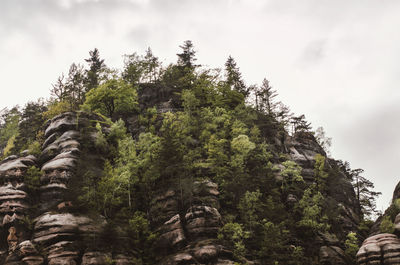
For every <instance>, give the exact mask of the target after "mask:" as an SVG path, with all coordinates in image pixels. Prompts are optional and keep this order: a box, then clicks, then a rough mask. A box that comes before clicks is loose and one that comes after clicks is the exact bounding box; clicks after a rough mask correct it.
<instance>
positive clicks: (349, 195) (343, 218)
mask: <svg viewBox="0 0 400 265" xmlns="http://www.w3.org/2000/svg"><path fill="white" fill-rule="evenodd" d="M284 146H285V149H286V150H287V151H288V153H289V156H290V159H291V160H293V161H294V162H296V163H297V164H298V165H300V166H301V167H302V172H301V176H302V177H303V179H304V181H305V182H306V183H309V184H311V183H313V182H315V172H314V165H315V162H316V161H315V157H316V155H317V154H320V155H323V156H325V155H326V154H325V151H324V150H323V149H322V148H321V146H320V145H319V144H318V143H317V141H316V139H315V138H314V136H313V135H311V134H310V133H301V134H299V135H295V136H294V137H288V138H287V139H286V142H285V143H284ZM334 163H335V161H334V160H330V159H329V158H326V161H325V166H326V168H327V169H330V168H332V165H333V164H334ZM340 174H341V175H340V176H338V177H336V178H334V180H335V181H336V183H333V184H331V189H330V191H329V193H328V194H327V196H329V197H331V199H333V200H334V201H336V204H337V205H338V207H339V215H338V220H339V222H338V224H337V225H336V226H337V227H335V228H336V230H337V231H341V233H340V234H332V235H331V234H324V235H319V236H318V237H317V238H316V243H318V244H317V245H319V248H320V249H319V262H320V263H321V264H346V261H345V255H344V251H343V244H342V243H341V242H340V240H338V238H341V239H342V240H341V241H342V242H343V241H344V238H345V236H346V235H347V233H349V232H352V231H357V229H358V224H359V222H360V213H361V211H360V207H359V205H357V202H356V200H355V199H354V198H355V193H354V189H353V187H352V185H351V183H350V181H349V180H348V179H347V177H346V176H345V175H344V174H343V173H340ZM296 200H297V198H296V197H295V196H294V195H293V194H289V195H288V197H287V204H288V205H290V204H291V203H294V202H296ZM337 228H340V229H337ZM332 238H335V240H332ZM333 261H334V262H333ZM332 262H333V263H332Z"/></svg>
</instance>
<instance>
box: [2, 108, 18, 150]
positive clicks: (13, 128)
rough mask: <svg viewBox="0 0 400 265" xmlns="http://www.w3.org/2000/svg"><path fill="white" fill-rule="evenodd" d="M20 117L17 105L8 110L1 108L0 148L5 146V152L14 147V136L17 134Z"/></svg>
mask: <svg viewBox="0 0 400 265" xmlns="http://www.w3.org/2000/svg"><path fill="white" fill-rule="evenodd" d="M20 117H21V112H20V110H19V107H18V106H15V107H13V108H12V109H10V110H7V109H5V110H3V113H2V115H1V117H0V118H1V119H0V150H3V149H4V148H5V147H6V146H8V148H7V150H6V151H7V152H8V153H9V154H10V152H11V150H12V149H13V148H14V142H15V138H16V137H17V135H18V123H19V120H20Z"/></svg>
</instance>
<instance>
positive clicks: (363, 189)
mask: <svg viewBox="0 0 400 265" xmlns="http://www.w3.org/2000/svg"><path fill="white" fill-rule="evenodd" d="M362 173H364V170H363V169H361V168H358V169H353V170H351V171H350V175H351V179H352V184H353V187H354V191H355V193H356V199H357V202H358V204H359V205H360V206H361V211H362V213H363V215H364V216H365V217H371V216H373V215H374V214H376V213H378V210H377V209H376V198H377V197H378V196H379V195H381V194H382V193H381V192H376V191H374V190H373V189H374V184H373V183H372V182H371V181H369V180H368V179H366V178H365V177H363V176H362V175H361V174H362Z"/></svg>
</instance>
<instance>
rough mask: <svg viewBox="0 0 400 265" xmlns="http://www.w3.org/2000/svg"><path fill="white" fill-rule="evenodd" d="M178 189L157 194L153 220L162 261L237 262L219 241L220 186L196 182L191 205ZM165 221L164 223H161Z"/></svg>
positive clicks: (190, 262)
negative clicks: (183, 198)
mask: <svg viewBox="0 0 400 265" xmlns="http://www.w3.org/2000/svg"><path fill="white" fill-rule="evenodd" d="M177 194H178V191H173V190H168V191H167V192H165V193H164V194H162V195H160V196H156V197H155V198H154V200H153V203H152V210H151V219H152V223H153V225H154V226H156V227H158V228H157V231H158V232H159V234H160V236H159V239H158V242H157V243H156V246H157V248H158V249H159V250H160V251H161V252H162V251H164V256H165V255H166V254H168V255H167V256H166V257H164V258H163V259H162V260H160V261H159V264H166V265H167V264H168V265H178V264H234V259H233V255H232V252H230V251H229V250H227V249H225V248H224V247H223V246H221V245H219V244H218V241H217V234H218V230H219V228H220V227H221V226H222V221H221V215H220V213H219V211H218V208H219V202H218V195H219V192H218V185H217V184H215V183H213V182H211V181H209V180H204V181H196V182H194V183H193V186H192V195H193V196H192V205H188V206H187V208H185V209H180V208H179V205H185V204H184V203H182V202H180V201H179V196H177ZM162 221H164V222H162Z"/></svg>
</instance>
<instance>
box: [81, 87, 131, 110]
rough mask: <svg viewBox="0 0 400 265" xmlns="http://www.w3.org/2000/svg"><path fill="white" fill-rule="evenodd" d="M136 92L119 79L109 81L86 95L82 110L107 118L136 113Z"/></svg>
mask: <svg viewBox="0 0 400 265" xmlns="http://www.w3.org/2000/svg"><path fill="white" fill-rule="evenodd" d="M137 107H138V102H137V92H136V89H135V88H133V87H132V86H131V85H130V84H128V83H126V82H125V81H123V80H121V79H111V80H108V81H107V82H105V83H104V84H102V85H100V86H99V87H97V88H95V89H92V90H90V91H89V92H88V93H87V94H86V101H85V104H84V106H83V108H84V109H89V110H92V111H97V112H99V113H101V114H103V115H106V116H108V117H113V115H114V114H115V113H123V112H132V111H137Z"/></svg>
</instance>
